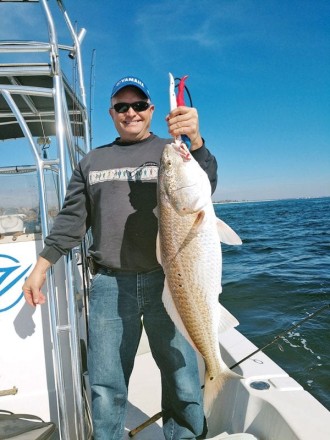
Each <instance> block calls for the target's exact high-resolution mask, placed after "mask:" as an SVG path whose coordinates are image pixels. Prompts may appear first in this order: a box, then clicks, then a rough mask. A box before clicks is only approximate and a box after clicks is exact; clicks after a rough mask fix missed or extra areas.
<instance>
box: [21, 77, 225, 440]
mask: <svg viewBox="0 0 330 440" xmlns="http://www.w3.org/2000/svg"><path fill="white" fill-rule="evenodd" d="M153 112H154V105H153V104H152V103H151V98H150V94H149V91H148V89H147V87H146V85H145V84H144V82H143V81H141V80H140V79H138V78H135V77H125V78H122V79H121V80H119V81H118V82H117V83H116V84H115V85H114V87H113V91H112V94H111V108H110V115H111V118H112V120H113V122H114V125H115V127H116V129H117V131H118V134H119V137H118V138H117V139H116V140H115V141H114V142H112V143H111V144H108V145H104V146H102V147H99V148H97V149H95V150H92V151H91V152H90V153H89V154H87V155H86V156H85V157H84V158H83V159H82V160H81V161H80V163H79V164H78V166H77V167H76V169H75V170H74V173H73V175H72V178H71V181H70V184H69V186H68V190H67V195H66V198H65V201H64V205H63V208H62V210H61V211H60V213H59V214H58V216H57V218H56V221H55V223H54V226H53V228H52V231H51V233H50V234H49V236H48V237H47V238H46V239H45V247H44V249H43V251H42V252H41V254H40V256H39V258H38V261H37V264H36V266H35V268H34V269H33V271H32V273H31V274H30V276H29V277H28V279H27V280H26V282H25V284H24V286H23V291H24V295H25V298H26V301H27V302H28V303H29V304H30V305H34V306H35V305H36V304H43V303H44V302H45V296H44V295H43V294H42V292H41V287H42V285H43V283H44V281H45V278H46V271H47V269H48V268H49V267H50V266H51V265H52V264H54V263H55V262H56V261H57V260H58V259H59V258H60V257H61V256H62V255H65V254H66V253H67V252H69V250H70V249H72V248H73V247H74V246H77V245H78V244H79V243H80V241H81V240H82V238H83V236H84V235H85V233H86V231H87V229H89V228H91V231H92V236H93V244H92V246H91V248H90V255H91V257H92V259H93V261H94V265H95V267H96V270H95V272H96V275H95V276H94V277H93V280H92V285H91V290H90V297H89V347H88V370H89V379H90V384H91V390H92V415H93V426H94V439H95V440H110V439H112V440H120V439H121V438H122V437H123V433H124V428H125V414H126V406H127V389H128V383H129V378H130V374H131V372H132V369H133V363H134V358H135V354H136V351H137V348H138V344H139V340H140V337H141V331H142V318H143V325H144V328H145V330H146V333H147V336H148V339H149V344H150V347H151V351H152V355H153V357H154V359H155V361H156V363H157V365H158V367H159V369H160V372H161V378H162V408H163V412H164V417H163V431H164V436H165V438H166V440H180V439H195V438H198V437H199V436H201V435H202V433H203V429H204V414H203V404H202V395H201V390H200V383H199V375H198V368H197V361H196V355H195V352H194V350H193V349H192V347H191V346H190V344H189V343H188V342H187V341H186V340H185V338H184V337H183V336H182V335H181V334H180V333H179V332H178V331H177V330H176V328H175V326H174V324H173V322H172V321H171V319H170V318H169V316H168V315H167V313H166V311H165V309H164V306H163V303H162V300H161V296H162V290H163V284H164V273H163V271H162V268H161V266H160V265H159V263H158V262H157V259H156V253H155V248H156V235H157V218H156V215H155V212H154V211H155V209H156V205H157V196H156V185H157V173H158V167H159V163H160V158H161V154H162V150H163V148H164V145H165V144H166V143H168V142H169V141H170V140H169V139H161V138H159V137H157V136H155V135H154V134H153V133H151V132H150V124H151V119H152V115H153ZM166 120H167V124H168V129H169V133H170V134H171V136H173V137H175V136H178V135H182V134H185V135H187V136H188V137H189V138H190V140H191V152H192V155H193V156H194V157H195V159H196V160H197V161H198V162H199V163H200V165H201V166H202V168H203V169H205V171H206V172H207V173H208V175H209V178H210V181H211V184H212V187H213V190H214V189H215V185H216V179H217V174H216V172H217V164H216V160H215V158H214V157H213V156H212V155H211V154H210V152H209V151H208V150H207V149H206V147H205V146H204V142H203V139H202V138H201V135H200V132H199V126H198V114H197V111H196V109H194V108H188V107H178V108H177V109H175V110H173V111H172V112H171V113H170V114H169V115H168V116H167V118H166Z"/></svg>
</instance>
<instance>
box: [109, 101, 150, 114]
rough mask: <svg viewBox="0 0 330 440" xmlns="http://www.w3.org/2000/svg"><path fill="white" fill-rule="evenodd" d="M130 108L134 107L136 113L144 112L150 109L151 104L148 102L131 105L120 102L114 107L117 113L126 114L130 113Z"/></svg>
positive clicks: (137, 102) (132, 103)
mask: <svg viewBox="0 0 330 440" xmlns="http://www.w3.org/2000/svg"><path fill="white" fill-rule="evenodd" d="M130 107H132V109H133V110H134V111H135V112H144V111H145V110H147V108H149V107H150V104H149V102H146V101H136V102H131V103H129V102H118V103H117V104H114V105H113V108H114V109H115V110H116V112H117V113H126V112H128V110H129V108H130Z"/></svg>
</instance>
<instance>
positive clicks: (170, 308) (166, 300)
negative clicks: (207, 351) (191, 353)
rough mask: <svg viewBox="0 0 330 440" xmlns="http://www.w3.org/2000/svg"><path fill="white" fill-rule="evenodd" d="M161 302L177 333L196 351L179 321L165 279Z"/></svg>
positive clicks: (179, 317) (181, 322) (180, 320)
mask: <svg viewBox="0 0 330 440" xmlns="http://www.w3.org/2000/svg"><path fill="white" fill-rule="evenodd" d="M162 301H163V304H164V307H165V309H166V311H167V313H168V315H169V317H170V318H171V319H172V321H173V322H174V324H175V326H176V328H177V329H178V330H179V332H180V333H181V334H182V335H183V336H184V337H185V338H186V339H187V341H188V342H189V344H190V345H191V346H192V347H193V348H194V350H196V351H198V350H197V348H196V346H195V344H194V343H193V341H192V339H191V337H190V336H189V333H188V331H187V329H186V327H185V325H184V323H183V321H182V319H181V316H180V315H179V312H178V309H177V308H176V305H175V303H174V300H173V297H172V295H171V291H170V288H169V285H168V282H167V280H166V278H165V281H164V290H163V295H162Z"/></svg>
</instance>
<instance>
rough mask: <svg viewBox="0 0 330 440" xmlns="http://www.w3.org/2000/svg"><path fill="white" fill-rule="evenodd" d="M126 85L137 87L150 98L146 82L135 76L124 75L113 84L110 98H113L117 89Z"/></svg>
mask: <svg viewBox="0 0 330 440" xmlns="http://www.w3.org/2000/svg"><path fill="white" fill-rule="evenodd" d="M128 86H131V87H137V88H138V89H140V90H141V92H143V93H144V94H145V95H146V97H147V98H148V99H150V100H151V98H150V93H149V90H148V88H147V86H146V84H145V83H144V82H143V81H142V80H141V79H139V78H137V77H135V76H124V78H121V79H120V80H119V81H117V82H116V84H115V85H114V86H113V89H112V92H111V98H113V97H114V96H115V94H116V93H118V92H119V90H121V89H123V88H124V87H128Z"/></svg>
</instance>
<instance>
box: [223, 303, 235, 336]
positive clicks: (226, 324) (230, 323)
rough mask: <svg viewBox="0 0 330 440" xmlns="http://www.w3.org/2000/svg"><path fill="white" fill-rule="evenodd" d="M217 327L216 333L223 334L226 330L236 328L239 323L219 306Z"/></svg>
mask: <svg viewBox="0 0 330 440" xmlns="http://www.w3.org/2000/svg"><path fill="white" fill-rule="evenodd" d="M219 315H220V318H219V327H218V333H219V334H221V333H224V332H225V331H226V330H229V329H231V328H233V327H237V326H238V324H239V322H238V321H237V319H236V318H235V316H233V315H232V314H231V313H230V312H229V311H228V310H227V309H226V308H225V307H223V306H222V305H221V304H219Z"/></svg>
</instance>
